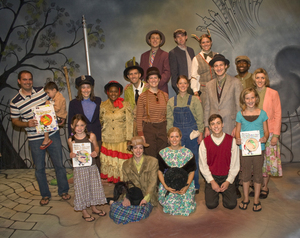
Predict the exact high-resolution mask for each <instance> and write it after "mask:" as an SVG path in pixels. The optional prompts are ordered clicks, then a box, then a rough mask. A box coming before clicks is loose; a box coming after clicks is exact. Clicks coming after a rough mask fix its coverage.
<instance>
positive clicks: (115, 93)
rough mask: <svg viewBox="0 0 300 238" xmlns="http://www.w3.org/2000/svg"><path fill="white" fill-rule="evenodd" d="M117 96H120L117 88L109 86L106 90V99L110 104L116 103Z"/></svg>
mask: <svg viewBox="0 0 300 238" xmlns="http://www.w3.org/2000/svg"><path fill="white" fill-rule="evenodd" d="M119 96H120V93H119V88H118V87H116V86H111V87H110V88H109V89H108V98H109V99H110V101H111V102H114V101H116V100H117V98H118V97H119Z"/></svg>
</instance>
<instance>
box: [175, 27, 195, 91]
mask: <svg viewBox="0 0 300 238" xmlns="http://www.w3.org/2000/svg"><path fill="white" fill-rule="evenodd" d="M173 37H174V41H175V42H176V43H177V46H176V47H175V48H174V49H173V50H171V51H170V52H169V64H170V70H171V81H172V87H173V89H174V91H175V92H176V94H178V88H177V85H176V84H177V83H176V82H177V79H178V76H179V75H185V76H186V77H187V78H188V79H189V80H190V79H191V67H192V59H193V58H194V57H195V52H194V50H193V49H192V48H190V47H188V46H186V41H187V38H188V37H187V33H186V31H185V30H184V29H177V30H176V31H174V34H173ZM189 90H190V92H189V93H191V94H192V95H194V93H193V91H192V90H191V89H190V88H189Z"/></svg>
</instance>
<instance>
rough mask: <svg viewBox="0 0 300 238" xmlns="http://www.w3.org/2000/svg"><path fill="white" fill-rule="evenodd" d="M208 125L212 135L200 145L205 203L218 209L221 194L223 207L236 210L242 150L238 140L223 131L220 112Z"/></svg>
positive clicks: (213, 116) (210, 119)
mask: <svg viewBox="0 0 300 238" xmlns="http://www.w3.org/2000/svg"><path fill="white" fill-rule="evenodd" d="M208 124H209V128H210V129H211V131H212V134H211V135H210V136H207V137H206V138H205V139H204V140H203V141H202V142H201V144H200V147H199V167H200V170H201V173H202V175H203V176H204V178H205V180H206V183H205V203H206V206H207V208H209V209H213V208H216V207H217V206H218V205H219V193H221V194H222V198H223V206H224V207H225V208H228V209H234V208H235V207H236V205H237V200H236V199H237V197H236V192H235V186H234V184H233V182H234V179H235V177H236V175H237V174H238V172H239V170H240V160H239V157H240V156H239V149H238V147H237V145H236V142H235V139H234V138H233V137H232V136H230V135H228V134H226V133H224V132H223V126H224V124H223V119H222V117H221V116H220V115H218V114H213V115H211V116H210V117H209V119H208Z"/></svg>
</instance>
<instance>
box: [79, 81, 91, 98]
mask: <svg viewBox="0 0 300 238" xmlns="http://www.w3.org/2000/svg"><path fill="white" fill-rule="evenodd" d="M80 91H81V95H82V97H83V98H84V99H88V98H89V97H90V95H91V92H92V87H91V85H90V84H82V85H81V86H80Z"/></svg>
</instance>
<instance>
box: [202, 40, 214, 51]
mask: <svg viewBox="0 0 300 238" xmlns="http://www.w3.org/2000/svg"><path fill="white" fill-rule="evenodd" d="M211 46H212V41H211V40H210V39H209V38H207V37H203V38H202V40H201V42H200V47H201V49H202V50H203V51H205V52H208V51H210V49H211Z"/></svg>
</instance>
